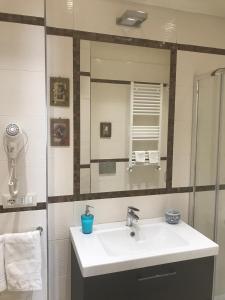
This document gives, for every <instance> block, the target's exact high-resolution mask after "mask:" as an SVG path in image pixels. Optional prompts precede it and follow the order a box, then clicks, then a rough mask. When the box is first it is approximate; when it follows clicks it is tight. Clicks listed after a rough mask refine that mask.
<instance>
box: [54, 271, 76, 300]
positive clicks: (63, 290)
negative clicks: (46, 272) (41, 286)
mask: <svg viewBox="0 0 225 300" xmlns="http://www.w3.org/2000/svg"><path fill="white" fill-rule="evenodd" d="M49 287H50V288H49V300H70V299H71V277H70V276H60V277H56V276H52V277H51V278H50V282H49Z"/></svg>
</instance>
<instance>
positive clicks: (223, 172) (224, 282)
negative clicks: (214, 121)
mask: <svg viewBox="0 0 225 300" xmlns="http://www.w3.org/2000/svg"><path fill="white" fill-rule="evenodd" d="M219 79H220V83H221V85H220V99H221V101H220V115H219V120H220V134H219V153H218V178H217V180H218V185H219V186H220V188H224V187H225V134H224V133H225V119H224V118H225V93H224V91H225V75H224V73H221V74H220V76H219ZM215 234H216V236H215V240H216V242H217V243H218V244H219V246H220V253H219V256H218V257H217V260H216V273H215V300H225V190H221V189H220V190H218V197H217V215H216V230H215Z"/></svg>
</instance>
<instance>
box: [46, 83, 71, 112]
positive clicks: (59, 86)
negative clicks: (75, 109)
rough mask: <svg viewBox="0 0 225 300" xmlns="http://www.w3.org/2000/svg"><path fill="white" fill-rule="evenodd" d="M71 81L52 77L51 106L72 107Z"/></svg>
mask: <svg viewBox="0 0 225 300" xmlns="http://www.w3.org/2000/svg"><path fill="white" fill-rule="evenodd" d="M69 102H70V81H69V78H62V77H50V105H52V106H69V105H70V103H69Z"/></svg>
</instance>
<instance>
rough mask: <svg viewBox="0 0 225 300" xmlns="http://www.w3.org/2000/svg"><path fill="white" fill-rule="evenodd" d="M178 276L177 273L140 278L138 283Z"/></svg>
mask: <svg viewBox="0 0 225 300" xmlns="http://www.w3.org/2000/svg"><path fill="white" fill-rule="evenodd" d="M176 275H177V272H171V273H165V274H157V275H153V276H148V277H141V278H138V281H140V282H141V281H146V280H152V279H160V278H168V277H172V276H176Z"/></svg>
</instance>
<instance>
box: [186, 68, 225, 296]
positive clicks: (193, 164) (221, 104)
mask: <svg viewBox="0 0 225 300" xmlns="http://www.w3.org/2000/svg"><path fill="white" fill-rule="evenodd" d="M210 76H219V96H218V97H219V103H218V107H219V113H218V124H217V142H216V177H215V185H212V187H213V189H212V190H211V191H215V204H214V222H213V240H214V241H215V242H218V226H219V220H218V214H219V211H218V210H219V191H220V160H221V135H222V130H221V128H222V113H223V107H224V101H223V98H224V96H225V94H224V92H225V90H224V79H225V70H224V71H223V72H220V73H218V74H216V73H215V74H214V75H212V73H205V74H202V75H198V76H195V77H194V88H193V111H192V112H193V113H192V148H191V157H192V159H191V168H190V179H191V185H192V186H193V192H192V193H191V194H190V197H191V195H192V199H191V198H190V199H189V224H191V225H192V226H193V227H195V200H196V199H195V196H196V192H198V191H197V189H196V178H197V176H196V173H197V149H198V128H199V92H200V88H199V82H200V81H201V80H204V79H207V78H210ZM215 78H216V77H215ZM208 191H209V190H208ZM215 279H216V264H215V266H214V284H213V299H214V298H215Z"/></svg>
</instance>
